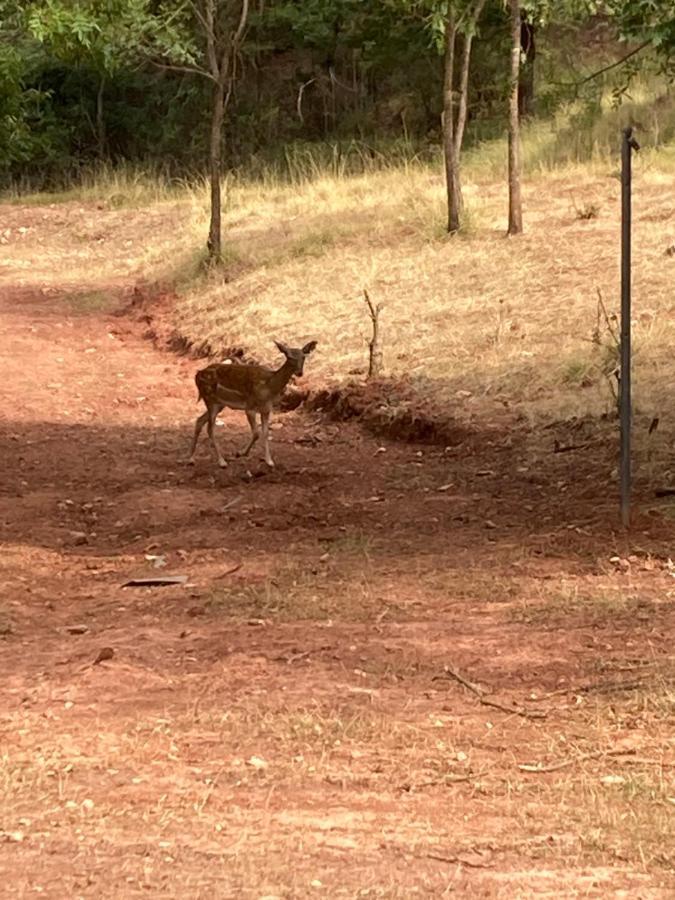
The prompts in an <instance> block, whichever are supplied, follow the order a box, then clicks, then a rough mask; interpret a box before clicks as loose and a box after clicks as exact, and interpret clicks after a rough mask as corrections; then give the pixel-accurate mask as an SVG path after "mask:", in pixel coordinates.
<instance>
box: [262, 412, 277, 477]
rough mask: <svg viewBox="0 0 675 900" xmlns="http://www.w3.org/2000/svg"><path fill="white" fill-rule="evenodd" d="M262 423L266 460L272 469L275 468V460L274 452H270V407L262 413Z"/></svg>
mask: <svg viewBox="0 0 675 900" xmlns="http://www.w3.org/2000/svg"><path fill="white" fill-rule="evenodd" d="M260 423H261V425H262V439H263V450H264V452H265V462H266V463H267V465H268V466H269V467H270V469H273V468H274V460H273V459H272V454H271V453H270V410H269V409H267V410H265V411H264V412H261V413H260Z"/></svg>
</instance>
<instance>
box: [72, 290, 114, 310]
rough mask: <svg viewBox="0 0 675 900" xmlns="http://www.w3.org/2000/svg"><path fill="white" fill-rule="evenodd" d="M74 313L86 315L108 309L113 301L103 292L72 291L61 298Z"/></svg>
mask: <svg viewBox="0 0 675 900" xmlns="http://www.w3.org/2000/svg"><path fill="white" fill-rule="evenodd" d="M61 299H63V300H64V301H65V302H66V303H67V304H68V306H69V307H70V308H71V309H72V311H73V312H74V313H80V314H82V315H88V314H89V313H96V312H104V311H105V310H108V309H110V308H111V307H112V306H113V305H114V303H115V299H114V298H113V297H111V296H110V294H108V293H107V292H105V291H79V292H78V291H72V292H71V293H67V294H64V295H62V298H61Z"/></svg>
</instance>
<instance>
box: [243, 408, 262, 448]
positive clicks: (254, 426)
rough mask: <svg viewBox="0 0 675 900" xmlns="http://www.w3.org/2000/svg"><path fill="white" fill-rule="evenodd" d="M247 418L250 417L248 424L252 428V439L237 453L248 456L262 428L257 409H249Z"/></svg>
mask: <svg viewBox="0 0 675 900" xmlns="http://www.w3.org/2000/svg"><path fill="white" fill-rule="evenodd" d="M246 418H247V419H248V424H249V426H250V428H251V439H250V441H249V442H248V444H247V445H246V446H245V447H244V448H243V449H241V450H240V451H239V452H238V453H237V456H248V455H249V453H250V452H251V448H252V447H253V445H254V444H255V442H256V441H257V440H258V438H259V437H260V428H259V427H258V418H257V413H256V412H255V410H252V409H247V410H246Z"/></svg>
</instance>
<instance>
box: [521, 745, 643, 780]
mask: <svg viewBox="0 0 675 900" xmlns="http://www.w3.org/2000/svg"><path fill="white" fill-rule="evenodd" d="M630 753H631V751H630V750H594V751H593V752H592V753H582V754H580V755H579V756H575V757H573V758H572V759H563V760H561V761H560V762H557V763H551V765H549V766H544V765H542V764H541V763H522V764H521V765H519V766H518V768H519V769H520V771H521V772H532V773H534V774H536V775H540V774H542V773H546V772H559V771H560V770H561V769H569V767H570V766H574V765H576V764H577V763H580V762H585V761H586V760H587V759H599V758H600V757H602V756H628V755H629V754H630Z"/></svg>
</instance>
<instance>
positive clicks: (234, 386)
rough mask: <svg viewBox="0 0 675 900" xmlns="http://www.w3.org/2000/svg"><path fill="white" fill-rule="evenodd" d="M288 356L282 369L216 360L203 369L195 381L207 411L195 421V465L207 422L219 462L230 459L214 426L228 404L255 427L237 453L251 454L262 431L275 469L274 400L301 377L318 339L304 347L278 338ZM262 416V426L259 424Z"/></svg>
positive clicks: (267, 458) (223, 463)
mask: <svg viewBox="0 0 675 900" xmlns="http://www.w3.org/2000/svg"><path fill="white" fill-rule="evenodd" d="M274 343H275V344H276V346H277V348H278V349H279V350H280V351H281V353H283V355H284V356H285V357H286V359H285V361H284V363H283V365H282V366H281V367H280V368H279V369H268V368H265V367H264V366H255V365H244V364H242V363H212V364H211V365H210V366H207V367H206V368H205V369H200V371H199V372H197V374H196V375H195V383H196V385H197V390H198V392H199V396H198V397H197V400H198V401H199V400H203V401H204V405H205V406H206V412H204V413H202V415H201V416H199V418H198V419H197V421H196V422H195V432H194V437H193V439H192V447H191V450H190V457H189V459H188V462H189V463H190V464H191V465H193V464H194V461H195V451H196V449H197V441H198V440H199V435H200V434H201V431H202V428H203V427H204V425H206V426H207V429H208V435H209V441H210V442H211V446H212V447H213V450H214V453H215V456H216V459H217V461H218V465H219V466H220V467H221V468H222V469H224V468H226V467H227V461H226V460H225V459H224V458H223V455H222V453H221V452H220V449H219V447H218V444H217V443H216V439H215V435H214V433H213V427H214V425H215V422H216V416H217V415H218V413H219V412H220V411H221V410H222V409H223V408H224V407H228V409H241V410H243V411H244V412H245V413H246V418H247V419H248V424H249V427H250V429H251V437H250V440H249V441H248V443H247V444H246V446H245V447H243V448H242V449H241V450H239V451H238V453H237V456H238V457H242V456H248V454H249V453H250V452H251V449H252V448H253V445H254V444H255V443H256V442H257V440H258V438H259V437H260V436H261V435H262V441H263V451H264V455H265V462H266V463H267V465H268V466H269V467H270V468H271V469H272V468H274V460H273V459H272V454H271V453H270V445H269V427H270V415H271V413H272V406H273V404H274V403H275V402H276V401H277V400H278V399H279V398H280V397H281V395H282V394H283V392H284V390H285V389H286V385H287V384H288V382H289V381H290V380H291V378H293V377H294V376H297V377H300V376H301V375H302V372H303V368H304V365H305V359H306V357H308V356H309V354H310V353H312V351H313V350H314V348H315V347H316V343H317V342H316V341H310V342H309V343H308V344H305V346H304V347H301V348H298V347H289V346H288V345H287V344H284V343H283V342H282V341H275V342H274ZM258 416H260V426H259V425H258Z"/></svg>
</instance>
